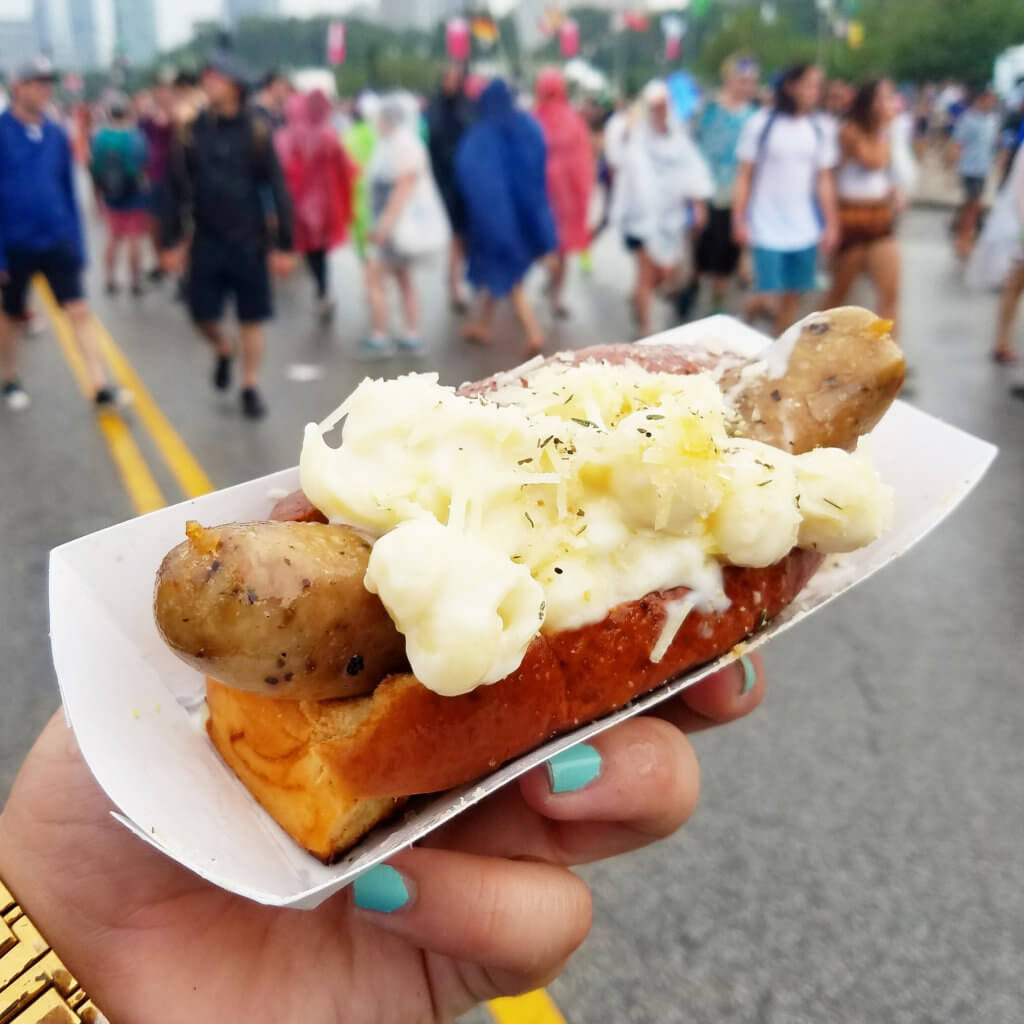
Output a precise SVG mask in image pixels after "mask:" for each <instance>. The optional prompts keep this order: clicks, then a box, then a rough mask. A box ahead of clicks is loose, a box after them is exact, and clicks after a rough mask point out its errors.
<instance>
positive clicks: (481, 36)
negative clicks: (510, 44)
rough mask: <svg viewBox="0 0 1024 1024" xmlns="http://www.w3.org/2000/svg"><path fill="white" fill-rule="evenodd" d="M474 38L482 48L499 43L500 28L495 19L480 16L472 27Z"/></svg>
mask: <svg viewBox="0 0 1024 1024" xmlns="http://www.w3.org/2000/svg"><path fill="white" fill-rule="evenodd" d="M470 31H471V32H472V33H473V38H474V39H475V40H476V41H477V42H478V43H480V44H481V45H482V46H493V45H494V44H495V43H496V42H497V41H498V26H497V24H496V23H495V21H494V19H493V18H487V17H484V16H482V15H481V16H478V17H476V18H474V19H473V21H472V24H471V26H470Z"/></svg>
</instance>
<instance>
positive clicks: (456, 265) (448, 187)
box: [427, 64, 475, 313]
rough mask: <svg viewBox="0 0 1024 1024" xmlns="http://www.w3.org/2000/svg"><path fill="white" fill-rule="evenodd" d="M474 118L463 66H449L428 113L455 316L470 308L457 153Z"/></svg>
mask: <svg viewBox="0 0 1024 1024" xmlns="http://www.w3.org/2000/svg"><path fill="white" fill-rule="evenodd" d="M474 116H475V111H474V108H473V102H472V100H470V98H469V97H468V96H467V95H466V71H465V68H464V67H463V65H461V64H449V65H448V67H446V68H445V70H444V75H443V76H442V78H441V88H440V89H439V90H438V92H437V95H436V96H435V97H434V99H433V100H432V102H431V104H430V107H429V108H428V109H427V132H428V135H427V145H428V148H429V150H430V165H431V167H432V168H433V172H434V180H435V181H436V182H437V187H438V190H439V191H440V193H441V199H442V201H443V202H444V208H445V210H446V211H447V213H448V220H449V222H450V223H451V227H452V241H451V245H450V246H449V247H448V297H449V299H450V301H451V306H452V310H453V311H454V312H456V313H465V312H466V311H467V310H468V309H469V306H468V305H467V303H466V300H465V299H464V298H463V297H462V291H461V289H462V279H463V278H464V277H465V272H466V250H465V234H466V207H465V204H464V203H463V201H462V195H461V194H460V192H459V186H458V183H457V182H456V180H455V153H456V151H457V150H458V148H459V143H460V142H461V141H462V136H463V135H465V133H466V129H467V128H469V126H470V125H471V124H472V123H473V118H474Z"/></svg>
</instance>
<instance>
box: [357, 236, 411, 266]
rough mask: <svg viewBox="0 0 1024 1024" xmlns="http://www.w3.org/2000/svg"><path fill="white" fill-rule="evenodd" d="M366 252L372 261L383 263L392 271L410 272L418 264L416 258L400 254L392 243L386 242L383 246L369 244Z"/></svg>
mask: <svg viewBox="0 0 1024 1024" xmlns="http://www.w3.org/2000/svg"><path fill="white" fill-rule="evenodd" d="M366 251H367V255H368V256H369V258H370V259H371V260H374V261H375V262H377V263H383V264H384V265H385V266H387V267H390V268H391V269H392V270H408V269H409V267H411V266H412V265H413V264H414V263H415V262H416V258H415V257H414V256H410V255H409V254H408V253H404V252H399V251H398V250H397V249H396V248H395V247H394V245H393V244H392V243H391V242H384V243H383V244H382V245H378V244H377V243H376V242H368V243H367V247H366Z"/></svg>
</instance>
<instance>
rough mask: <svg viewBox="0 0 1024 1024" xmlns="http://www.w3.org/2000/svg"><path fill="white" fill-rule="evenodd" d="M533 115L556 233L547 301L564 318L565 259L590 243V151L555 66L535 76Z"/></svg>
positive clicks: (581, 122)
mask: <svg viewBox="0 0 1024 1024" xmlns="http://www.w3.org/2000/svg"><path fill="white" fill-rule="evenodd" d="M535 113H536V116H537V120H538V121H539V122H540V126H541V129H542V131H543V132H544V143H545V146H546V147H547V163H546V174H547V194H548V201H549V202H550V204H551V212H552V215H553V216H554V218H555V229H556V231H557V233H558V248H557V249H556V250H555V252H553V253H552V254H551V256H549V257H548V271H549V273H550V275H551V277H550V280H549V281H548V298H549V299H550V300H551V309H552V312H553V313H554V314H555V316H556V317H559V318H561V319H565V318H566V317H568V316H569V310H568V308H567V307H566V306H565V304H564V303H563V301H562V289H563V288H564V286H565V274H566V269H567V266H568V256H569V254H570V253H574V252H585V251H586V249H587V247H588V246H589V244H590V231H589V230H588V228H587V215H588V213H589V211H590V197H591V194H592V193H593V190H594V147H593V143H592V142H591V139H590V129H589V128H588V127H587V122H586V121H584V119H583V117H582V115H581V114H579V113H577V112H576V111H575V110H573V108H572V106H571V104H570V103H569V87H568V86H567V85H566V81H565V76H564V75H563V74H562V72H561V71H559V70H558V69H557V68H545V69H544V70H543V71H541V72H540V74H539V75H538V76H537V82H536V108H535Z"/></svg>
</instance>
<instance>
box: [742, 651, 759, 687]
mask: <svg viewBox="0 0 1024 1024" xmlns="http://www.w3.org/2000/svg"><path fill="white" fill-rule="evenodd" d="M740 666H741V667H742V668H743V689H742V690H740V696H741V697H746V695H747V694H748V693H750V691H751V690H752V689H753V688H754V683H756V682H757V669H755V668H754V663H753V662H752V661H751V660H750V659H749V658H748V657H747V656H746V655H745V654H744V655H743V657H742V658H740Z"/></svg>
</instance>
